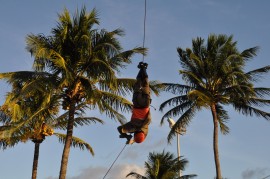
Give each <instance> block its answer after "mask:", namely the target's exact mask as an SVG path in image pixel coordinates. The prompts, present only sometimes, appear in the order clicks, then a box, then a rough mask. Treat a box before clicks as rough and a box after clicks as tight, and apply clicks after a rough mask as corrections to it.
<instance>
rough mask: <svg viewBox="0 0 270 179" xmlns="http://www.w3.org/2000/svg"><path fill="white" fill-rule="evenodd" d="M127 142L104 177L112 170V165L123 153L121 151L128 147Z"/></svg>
mask: <svg viewBox="0 0 270 179" xmlns="http://www.w3.org/2000/svg"><path fill="white" fill-rule="evenodd" d="M126 146H127V144H126V145H125V146H124V147H123V149H122V150H121V152H120V153H119V154H118V156H117V157H116V159H115V160H114V161H113V163H112V165H111V166H110V168H109V169H108V171H107V173H106V174H105V175H104V177H103V179H104V178H105V177H106V176H107V174H108V173H109V171H110V170H111V168H112V166H113V165H114V163H115V162H116V160H117V159H118V157H119V156H120V155H121V153H122V152H123V150H124V149H125V148H126Z"/></svg>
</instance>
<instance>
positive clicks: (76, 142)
mask: <svg viewBox="0 0 270 179" xmlns="http://www.w3.org/2000/svg"><path fill="white" fill-rule="evenodd" d="M54 135H55V136H57V137H58V139H59V142H61V143H65V138H66V135H65V134H60V133H54ZM71 145H72V146H73V147H75V148H76V147H79V148H80V149H81V150H85V149H87V150H88V151H89V152H90V153H91V154H92V155H93V156H94V151H93V149H92V147H91V146H90V145H89V144H88V143H87V142H85V141H83V140H82V139H80V138H78V137H74V136H73V137H72V143H71Z"/></svg>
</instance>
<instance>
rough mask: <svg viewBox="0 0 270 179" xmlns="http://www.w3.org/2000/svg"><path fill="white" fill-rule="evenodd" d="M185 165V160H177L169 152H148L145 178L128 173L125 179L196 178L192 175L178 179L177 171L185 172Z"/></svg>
mask: <svg viewBox="0 0 270 179" xmlns="http://www.w3.org/2000/svg"><path fill="white" fill-rule="evenodd" d="M187 164H188V161H187V160H186V159H180V160H179V158H178V157H177V158H175V156H174V155H173V154H172V153H170V152H165V151H163V152H162V153H155V152H150V153H149V156H148V161H147V162H145V170H146V171H145V176H143V175H141V174H138V173H136V172H130V173H129V174H128V175H127V177H129V176H132V177H135V178H137V179H189V178H194V177H196V176H197V175H194V174H192V175H184V176H181V177H179V171H183V170H185V168H186V165H187Z"/></svg>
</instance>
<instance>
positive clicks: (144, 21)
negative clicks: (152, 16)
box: [142, 0, 146, 62]
mask: <svg viewBox="0 0 270 179" xmlns="http://www.w3.org/2000/svg"><path fill="white" fill-rule="evenodd" d="M145 23H146V0H144V20H143V48H144V44H145V26H146V25H145ZM142 61H143V62H144V54H143V60H142Z"/></svg>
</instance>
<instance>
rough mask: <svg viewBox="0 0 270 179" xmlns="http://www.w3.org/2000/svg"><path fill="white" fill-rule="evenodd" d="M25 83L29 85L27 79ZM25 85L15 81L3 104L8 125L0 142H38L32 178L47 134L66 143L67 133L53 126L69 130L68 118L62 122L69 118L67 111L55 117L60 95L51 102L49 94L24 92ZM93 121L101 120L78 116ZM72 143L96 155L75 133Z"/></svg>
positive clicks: (79, 122) (85, 121)
mask: <svg viewBox="0 0 270 179" xmlns="http://www.w3.org/2000/svg"><path fill="white" fill-rule="evenodd" d="M15 84H16V85H15ZM23 85H27V84H26V83H25V82H24V83H23ZM23 87H24V86H22V84H18V82H17V83H16V80H14V81H13V88H12V91H11V92H9V93H8V94H7V99H6V101H5V103H4V105H3V106H1V114H2V115H1V121H2V122H5V123H6V125H5V126H3V127H1V128H0V129H1V133H2V135H1V136H0V141H1V144H2V148H3V149H6V148H7V147H11V146H14V145H15V144H17V143H19V142H26V141H28V140H31V141H32V142H33V143H34V144H35V148H34V159H33V167H32V179H36V178H37V169H38V158H39V148H40V144H41V143H42V142H43V141H44V140H45V137H46V136H51V135H55V136H57V137H58V138H59V141H60V142H61V143H63V141H64V138H65V135H64V134H61V133H55V132H54V129H62V130H63V129H66V125H65V123H66V121H63V119H64V118H66V116H67V113H65V114H63V115H62V116H60V117H58V118H56V114H57V113H58V107H57V106H56V105H55V104H57V98H55V97H54V96H53V97H51V98H50V101H48V100H47V99H46V98H47V95H48V94H46V93H43V92H40V91H28V90H26V91H28V92H29V93H25V90H22V89H23ZM18 94H19V95H18ZM44 94H45V95H44ZM44 103H46V105H44ZM37 111H38V113H37ZM55 118H56V119H55ZM29 119H32V120H29ZM90 122H101V123H102V121H100V120H99V119H95V118H87V117H84V118H83V121H82V118H81V117H80V118H76V119H75V124H76V125H82V124H89V123H90ZM72 146H74V147H79V148H81V149H85V148H86V149H87V150H89V151H90V153H91V154H92V155H94V152H93V149H92V148H91V146H90V145H89V144H88V143H86V142H85V141H83V140H82V139H80V138H77V137H74V136H73V137H72Z"/></svg>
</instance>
